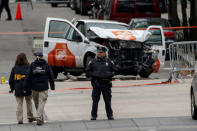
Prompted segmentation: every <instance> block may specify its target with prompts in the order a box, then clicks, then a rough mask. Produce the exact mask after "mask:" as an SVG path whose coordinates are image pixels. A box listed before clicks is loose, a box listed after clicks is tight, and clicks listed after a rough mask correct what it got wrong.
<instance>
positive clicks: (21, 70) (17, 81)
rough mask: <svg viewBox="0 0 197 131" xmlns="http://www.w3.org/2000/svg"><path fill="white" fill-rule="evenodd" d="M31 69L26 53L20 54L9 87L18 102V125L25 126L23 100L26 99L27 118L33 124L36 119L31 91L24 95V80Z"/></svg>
mask: <svg viewBox="0 0 197 131" xmlns="http://www.w3.org/2000/svg"><path fill="white" fill-rule="evenodd" d="M28 67H29V62H28V60H27V57H26V55H25V53H20V54H19V55H18V56H17V58H16V61H15V65H14V67H13V68H12V71H11V74H10V78H9V85H10V89H11V90H10V91H9V93H13V92H14V91H15V96H16V101H17V111H16V115H17V120H18V124H23V100H24V98H25V100H26V105H27V118H28V121H29V122H33V121H34V120H35V119H34V117H33V111H32V96H31V90H28V91H27V92H26V93H24V86H23V84H24V79H25V77H26V72H27V69H28Z"/></svg>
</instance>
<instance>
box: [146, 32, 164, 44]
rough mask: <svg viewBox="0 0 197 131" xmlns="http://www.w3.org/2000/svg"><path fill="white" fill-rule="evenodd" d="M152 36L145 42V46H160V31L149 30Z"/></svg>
mask: <svg viewBox="0 0 197 131" xmlns="http://www.w3.org/2000/svg"><path fill="white" fill-rule="evenodd" d="M150 32H151V33H152V35H151V36H150V38H149V39H148V40H147V41H146V42H145V43H146V44H149V45H158V46H160V45H162V36H161V31H160V30H150Z"/></svg>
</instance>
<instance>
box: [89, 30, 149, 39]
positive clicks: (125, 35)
mask: <svg viewBox="0 0 197 131" xmlns="http://www.w3.org/2000/svg"><path fill="white" fill-rule="evenodd" d="M90 30H91V31H93V32H94V33H95V34H96V35H97V36H99V37H100V38H103V39H117V40H132V41H137V42H144V41H146V40H147V39H148V38H149V37H150V36H151V35H152V34H151V33H150V32H149V31H147V30H117V29H102V28H98V27H90Z"/></svg>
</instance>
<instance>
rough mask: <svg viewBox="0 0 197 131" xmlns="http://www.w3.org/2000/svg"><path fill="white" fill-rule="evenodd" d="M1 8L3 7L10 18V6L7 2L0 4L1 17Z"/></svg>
mask: <svg viewBox="0 0 197 131" xmlns="http://www.w3.org/2000/svg"><path fill="white" fill-rule="evenodd" d="M3 8H5V10H6V12H7V15H8V19H12V16H11V13H10V8H9V5H8V4H1V5H0V18H1V13H2V11H3Z"/></svg>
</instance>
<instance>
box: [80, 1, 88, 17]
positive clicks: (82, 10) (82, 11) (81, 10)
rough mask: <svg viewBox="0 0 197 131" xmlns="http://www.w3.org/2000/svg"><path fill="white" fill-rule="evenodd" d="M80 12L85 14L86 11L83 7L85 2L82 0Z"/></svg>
mask: <svg viewBox="0 0 197 131" xmlns="http://www.w3.org/2000/svg"><path fill="white" fill-rule="evenodd" d="M80 13H81V15H86V14H87V11H86V8H85V3H84V2H83V1H82V0H81V1H80Z"/></svg>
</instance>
